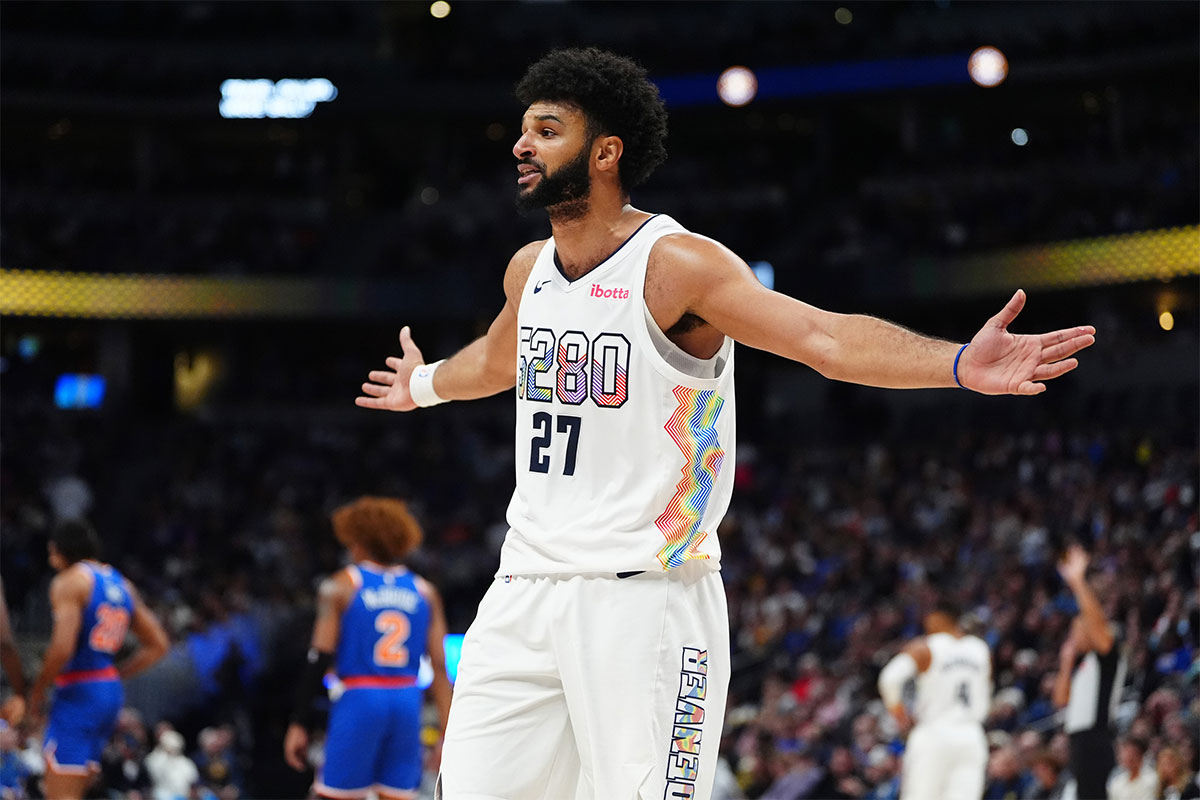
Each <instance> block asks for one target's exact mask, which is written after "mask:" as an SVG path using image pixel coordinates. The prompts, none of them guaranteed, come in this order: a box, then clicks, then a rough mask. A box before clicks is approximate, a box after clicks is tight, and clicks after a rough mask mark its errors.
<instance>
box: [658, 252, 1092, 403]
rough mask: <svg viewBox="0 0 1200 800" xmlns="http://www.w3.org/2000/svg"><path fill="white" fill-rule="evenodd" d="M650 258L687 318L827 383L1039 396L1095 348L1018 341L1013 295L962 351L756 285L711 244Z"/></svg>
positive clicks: (1081, 337) (1069, 337)
mask: <svg viewBox="0 0 1200 800" xmlns="http://www.w3.org/2000/svg"><path fill="white" fill-rule="evenodd" d="M654 258H666V259H669V260H670V261H671V269H669V270H661V271H660V272H659V273H658V274H661V275H663V276H664V278H665V279H666V280H667V281H670V282H671V287H670V288H671V289H672V290H673V291H672V294H675V295H677V296H678V297H680V298H682V299H681V300H680V301H679V302H680V304H681V308H679V309H676V310H677V311H678V312H679V313H680V314H682V313H686V312H690V313H693V314H695V315H696V316H698V317H700V318H701V319H703V320H705V321H706V322H708V323H709V324H711V325H713V326H714V327H716V328H717V329H718V330H720V331H721V332H722V333H724V334H726V335H727V336H730V337H732V338H733V339H735V340H736V341H738V342H741V343H743V344H746V345H749V346H750V347H755V348H758V349H760V350H767V351H770V352H772V353H776V354H778V355H781V356H784V357H785V358H790V359H792V360H794V361H799V362H801V363H804V364H807V365H809V366H810V367H812V368H813V369H815V370H817V371H818V372H820V373H821V374H822V375H824V376H825V377H827V378H832V379H834V380H840V381H848V382H851V383H860V384H864V385H868V386H881V387H885V388H891V389H920V388H938V387H950V386H954V385H955V360H956V359H957V361H958V363H957V375H958V381H959V383H961V384H962V386H963V387H964V388H967V389H971V390H974V391H976V392H980V393H982V394H1023V395H1029V394H1040V393H1041V392H1043V391H1045V390H1046V385H1045V383H1044V382H1045V381H1047V380H1050V379H1053V378H1057V377H1059V376H1061V375H1063V374H1065V373H1067V372H1070V371H1071V370H1073V369H1074V368H1075V367H1076V366H1078V361H1076V360H1075V359H1074V358H1072V357H1071V356H1073V355H1074V354H1075V353H1077V352H1079V351H1080V350H1082V349H1083V348H1085V347H1088V346H1090V345H1091V344H1092V343H1093V342H1094V341H1095V333H1096V330H1095V328H1093V327H1091V326H1090V325H1084V326H1080V327H1076V328H1065V329H1062V330H1058V331H1054V332H1052V333H1043V334H1014V333H1011V332H1009V330H1008V327H1009V325H1010V324H1012V322H1013V320H1015V319H1016V317H1017V314H1019V313H1020V311H1021V309H1022V308H1023V307H1024V305H1025V292H1024V291H1017V292H1016V294H1014V295H1013V297H1012V299H1011V300H1009V302H1008V304H1007V305H1005V307H1004V308H1003V309H1001V311H1000V312H999V313H998V314H996V315H995V316H994V317H992V318H991V319H990V320H988V321H987V323H986V324H984V326H983V327H982V328H981V329H980V330H979V332H978V333H976V334H975V336H974V337H973V338H972V339H971V341H970V342H969V343H968V345H967V347H966V349H965V350H962V352H961V353H960V350H961V349H962V343H961V342H948V341H944V340H941V339H936V338H933V337H929V336H925V335H923V334H920V333H916V332H914V331H910V330H908V329H906V328H903V327H901V326H899V325H896V324H893V323H891V322H887V321H886V320H882V319H878V318H875V317H870V316H866V315H862V314H837V313H833V312H830V311H824V310H822V309H819V308H816V307H814V306H811V305H808V304H807V303H802V302H800V301H799V300H796V299H794V298H791V297H788V296H787V295H784V294H780V293H778V292H773V291H771V290H769V289H767V288H766V287H764V286H762V284H760V283H759V282H758V280H757V279H756V278H755V277H754V273H753V272H751V271H750V268H749V267H748V266H747V265H746V263H745V262H744V261H742V260H741V259H740V258H738V257H737V256H736V255H734V254H733V253H732V252H731V251H729V250H728V249H727V248H725V247H723V246H722V245H720V244H717V243H716V242H713V241H711V240H707V239H701V238H699V237H695V236H686V235H676V236H668V237H664V238H663V239H662V240H661V241H660V242H659V244H658V245H657V246H656V247H655V253H654V255H652V259H654Z"/></svg>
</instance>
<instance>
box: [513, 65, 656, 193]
mask: <svg viewBox="0 0 1200 800" xmlns="http://www.w3.org/2000/svg"><path fill="white" fill-rule="evenodd" d="M516 94H517V100H519V101H520V102H521V103H522V104H524V105H526V106H528V105H531V104H533V103H536V102H539V101H542V102H549V103H570V104H572V105H574V106H577V107H578V108H579V109H580V110H581V111H582V112H583V113H584V115H585V116H586V117H587V118H588V124H589V129H590V130H589V133H594V134H595V135H597V136H598V135H602V134H607V135H610V136H619V137H620V138H621V141H622V142H623V143H624V145H625V149H624V152H623V153H622V154H621V160H620V162H619V170H618V174H619V175H620V180H621V188H623V189H624V190H625V191H629V190H630V189H632V188H633V187H635V186H638V185H639V184H641V183H643V182H644V181H645V180H646V179H647V178H649V177H650V173H652V172H654V169H655V167H657V166H658V165H659V164H661V163H662V162H663V161H665V160H666V159H667V148H666V147H665V146H664V144H663V143H664V141H665V140H666V138H667V110H666V108H665V107H664V106H663V101H662V98H661V97H659V95H658V87H657V86H655V85H654V84H653V83H651V82H650V81H649V80H648V79H647V78H646V70H645V69H643V68H642V67H641V66H640V65H639V64H637V63H636V62H635V61H633V60H631V59H629V58H625V57H624V56H619V55H617V54H615V53H610V52H608V51H607V50H600V49H598V48H595V47H582V48H569V49H564V50H554V51H552V52H550V53H548V54H546V55H545V56H543V57H542V58H541V59H540V60H538V61H536V62H534V63H533V64H532V65H530V67H529V69H528V70H526V72H525V77H523V78H521V81H520V83H518V84H517V90H516Z"/></svg>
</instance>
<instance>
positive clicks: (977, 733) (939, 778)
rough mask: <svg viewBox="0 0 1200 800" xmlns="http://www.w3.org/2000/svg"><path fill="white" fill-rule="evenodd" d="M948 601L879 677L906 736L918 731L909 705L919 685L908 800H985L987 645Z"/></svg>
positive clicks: (905, 782) (904, 793)
mask: <svg viewBox="0 0 1200 800" xmlns="http://www.w3.org/2000/svg"><path fill="white" fill-rule="evenodd" d="M959 616H960V615H959V612H958V609H957V608H956V607H955V606H954V605H953V604H951V603H950V602H948V601H946V600H942V601H940V602H939V603H938V605H937V606H936V607H935V608H934V610H933V611H931V612H930V613H929V614H927V615H926V616H925V620H924V626H925V636H923V637H920V638H918V639H914V640H913V641H911V642H909V643H908V645H907V646H905V648H904V649H903V650H902V651H901V652H900V653H899V654H897V655H896V656H895V657H894V658H893V659H892V660H891V661H889V662H888V664H887V666H885V667H884V668H883V671H882V672H881V673H880V674H879V694H880V696H881V697H882V698H883V702H884V704H885V705H886V706H887V708H888V710H889V711H890V712H891V713H892V716H894V717H895V718H896V721H897V722H899V723H900V726H901V729H902V730H905V729H907V728H908V727H909V726H910V725H912V723H913V720H911V719H910V718H909V715H908V712H907V711H906V710H905V708H904V703H903V700H902V697H903V691H904V685H905V684H906V683H907V682H908V681H910V680H915V682H916V688H917V693H916V701H915V703H914V714H913V716H914V717H915V722H916V724H915V726H914V727H912V730H911V732H910V733H909V735H908V745H907V748H906V750H905V753H904V769H903V773H902V777H901V783H900V797H901V800H978V799H979V798H980V797H982V796H983V784H984V777H985V770H986V768H987V761H988V745H987V738H986V736H985V734H984V730H983V721H984V719H985V718H986V717H987V713H988V707H989V705H990V704H991V699H992V659H991V653H990V652H989V651H988V646H987V643H986V642H984V641H983V640H982V639H980V638H979V637H977V636H970V635H968V634H967V633H966V632H964V631H963V629H962V627H961V625H960V624H959Z"/></svg>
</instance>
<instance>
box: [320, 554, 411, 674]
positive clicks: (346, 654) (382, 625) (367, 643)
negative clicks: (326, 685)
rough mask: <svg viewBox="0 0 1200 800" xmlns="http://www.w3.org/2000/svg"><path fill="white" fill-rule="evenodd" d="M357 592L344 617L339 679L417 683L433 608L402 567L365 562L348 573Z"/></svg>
mask: <svg viewBox="0 0 1200 800" xmlns="http://www.w3.org/2000/svg"><path fill="white" fill-rule="evenodd" d="M347 571H348V572H349V573H350V577H351V578H353V579H354V581H355V584H356V585H357V586H358V591H357V592H355V594H354V599H353V600H352V601H351V603H350V605H349V606H348V607H347V608H346V611H345V612H344V613H343V614H342V631H341V636H340V638H339V640H338V648H337V664H336V666H337V674H338V677H339V678H348V677H370V676H376V677H400V676H413V677H414V678H415V677H416V674H417V671H418V669H419V668H420V666H421V656H422V655H424V654H425V645H426V641H427V638H428V633H429V615H430V608H429V602H428V601H427V600H426V599H425V597H424V596H423V595H422V594H421V593H420V592H419V591H418V590H417V583H416V576H415V575H413V573H411V572H409V571H408V570H407V569H405V568H404V567H381V566H379V565H378V564H373V563H370V562H362V563H360V564H356V565H351V566H350V567H348V568H347Z"/></svg>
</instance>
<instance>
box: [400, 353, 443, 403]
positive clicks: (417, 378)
mask: <svg viewBox="0 0 1200 800" xmlns="http://www.w3.org/2000/svg"><path fill="white" fill-rule="evenodd" d="M445 362H446V359H444V358H443V359H442V360H441V361H435V362H433V363H432V364H422V365H421V366H419V367H417V368H416V369H414V370H413V371H412V375H410V376H409V378H408V393H409V394H410V395H412V399H413V402H414V403H416V404H417V405H419V406H420V407H421V408H428V407H429V406H436V405H438V404H439V403H448V402H450V401H449V400H447V399H446V398H444V397H439V396H438V393H437V392H435V391H434V390H433V373H435V372H437V368H438V367H440V366H441V365H442V364H444V363H445Z"/></svg>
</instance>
